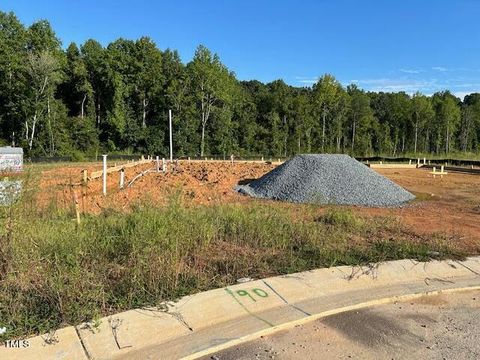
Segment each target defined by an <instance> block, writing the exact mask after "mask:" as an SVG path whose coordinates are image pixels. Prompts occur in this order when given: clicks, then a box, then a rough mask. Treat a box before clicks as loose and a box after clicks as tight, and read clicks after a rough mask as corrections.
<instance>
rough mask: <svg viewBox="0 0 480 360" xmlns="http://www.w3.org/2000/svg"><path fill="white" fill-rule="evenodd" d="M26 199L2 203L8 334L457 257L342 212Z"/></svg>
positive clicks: (445, 247) (2, 300)
mask: <svg viewBox="0 0 480 360" xmlns="http://www.w3.org/2000/svg"><path fill="white" fill-rule="evenodd" d="M34 206H35V205H34V202H29V201H28V200H24V201H22V202H20V203H19V204H17V205H15V206H13V207H10V208H3V210H2V211H1V218H0V228H1V229H2V230H1V231H2V232H1V234H0V246H1V249H2V251H1V252H0V265H1V266H0V326H6V327H7V329H8V330H7V333H5V334H4V335H3V338H4V339H6V338H12V337H14V336H25V335H31V334H35V333H42V332H45V331H48V330H50V329H54V328H58V327H60V326H64V325H67V324H78V323H80V322H82V321H90V320H92V319H97V318H99V317H100V316H104V315H106V314H110V313H115V312H119V311H122V310H126V309H131V308H135V307H140V306H145V305H148V306H152V305H156V304H157V305H158V304H160V303H161V302H162V301H165V300H172V299H176V298H178V297H180V296H183V295H187V294H191V293H195V292H198V291H203V290H207V289H211V288H216V287H221V286H225V285H227V284H232V283H235V281H236V279H238V278H241V277H247V276H248V277H252V278H261V277H265V276H269V275H276V274H285V273H291V272H297V271H303V270H308V269H313V268H318V267H325V266H336V265H356V264H365V263H369V262H377V261H384V260H393V259H403V258H416V259H419V260H424V259H427V258H430V257H431V256H432V254H433V256H435V257H447V256H450V257H451V256H461V254H460V253H459V252H457V251H456V250H455V249H454V248H453V247H452V245H450V242H449V241H448V240H449V239H446V238H444V237H442V236H433V237H429V238H428V239H425V238H421V237H418V236H415V235H412V234H411V233H409V232H408V231H406V229H404V228H403V227H402V226H401V225H400V224H399V223H397V222H395V221H394V220H392V219H388V218H373V219H363V218H359V217H357V216H356V215H354V214H353V213H352V212H351V211H350V210H348V209H344V208H336V207H332V208H327V209H326V211H320V210H319V208H317V207H314V206H281V205H279V204H271V203H262V202H253V203H252V204H250V205H245V206H239V205H222V206H214V207H193V208H192V207H184V206H183V205H182V204H181V202H180V201H179V197H173V198H172V199H171V201H170V203H169V205H168V206H167V207H163V208H158V207H156V206H154V205H153V204H149V203H148V202H142V203H141V204H138V205H137V206H136V207H135V208H134V209H133V211H131V212H130V213H128V214H124V213H119V212H115V211H113V210H111V211H104V212H103V213H102V214H101V215H99V216H85V217H84V218H83V221H82V224H81V225H80V226H76V224H75V222H74V221H73V220H72V219H73V215H72V214H71V213H68V212H67V213H65V212H61V211H60V210H58V209H56V208H55V207H51V208H50V209H49V210H48V211H45V212H42V211H40V210H35V209H34Z"/></svg>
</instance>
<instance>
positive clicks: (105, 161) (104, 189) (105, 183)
mask: <svg viewBox="0 0 480 360" xmlns="http://www.w3.org/2000/svg"><path fill="white" fill-rule="evenodd" d="M102 156H103V176H102V178H103V195H104V196H106V195H107V155H102Z"/></svg>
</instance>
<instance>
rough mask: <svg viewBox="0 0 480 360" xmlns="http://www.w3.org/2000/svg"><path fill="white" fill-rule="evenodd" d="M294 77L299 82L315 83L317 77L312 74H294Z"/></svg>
mask: <svg viewBox="0 0 480 360" xmlns="http://www.w3.org/2000/svg"><path fill="white" fill-rule="evenodd" d="M294 79H295V80H296V81H297V83H300V84H310V85H311V84H315V83H316V82H317V81H318V77H313V76H295V77H294Z"/></svg>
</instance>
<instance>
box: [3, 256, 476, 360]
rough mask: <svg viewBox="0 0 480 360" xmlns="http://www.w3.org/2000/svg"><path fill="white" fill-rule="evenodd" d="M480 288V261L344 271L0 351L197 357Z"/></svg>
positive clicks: (220, 292)
mask: <svg viewBox="0 0 480 360" xmlns="http://www.w3.org/2000/svg"><path fill="white" fill-rule="evenodd" d="M474 289H480V257H475V258H468V259H466V260H465V261H461V262H460V261H452V260H447V261H430V262H426V263H419V262H416V261H412V260H399V261H391V262H386V263H381V264H375V265H371V266H364V267H349V266H340V267H335V268H326V269H318V270H313V271H307V272H303V273H297V274H291V275H285V276H277V277H272V278H267V279H263V280H257V281H251V282H247V283H243V284H238V285H233V286H229V287H226V288H222V289H215V290H211V291H206V292H203V293H198V294H195V295H191V296H186V297H184V298H182V299H180V300H179V301H178V302H175V303H173V302H172V303H168V304H164V306H163V307H162V308H161V309H158V308H148V309H136V310H130V311H126V312H123V313H120V314H116V315H113V316H109V317H106V318H103V319H101V322H99V324H97V326H95V324H91V323H85V324H81V325H79V326H76V327H68V328H64V329H61V330H59V331H57V332H56V334H57V336H56V342H50V344H47V343H46V342H45V339H44V338H45V336H43V338H42V337H35V338H32V339H30V343H31V346H30V347H29V348H21V349H7V348H0V358H5V359H25V358H36V359H122V358H128V359H132V358H133V359H136V358H138V359H158V358H162V359H178V358H185V359H194V358H197V357H200V356H204V355H208V354H211V353H213V352H215V351H218V350H221V349H225V348H227V347H230V346H233V345H236V344H240V343H242V342H245V341H249V340H252V339H254V338H256V337H258V336H260V335H264V334H268V333H272V332H274V331H278V330H280V329H285V328H289V327H292V326H294V325H297V324H301V323H304V322H308V321H312V320H315V319H318V318H321V317H324V316H328V315H332V314H336V313H339V312H343V311H349V310H353V309H358V308H362V307H366V306H373V305H378V304H384V303H388V302H392V301H396V300H408V299H413V298H417V297H420V296H425V295H429V294H438V293H440V292H452V291H461V290H474Z"/></svg>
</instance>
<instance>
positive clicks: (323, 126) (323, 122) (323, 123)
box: [322, 109, 326, 152]
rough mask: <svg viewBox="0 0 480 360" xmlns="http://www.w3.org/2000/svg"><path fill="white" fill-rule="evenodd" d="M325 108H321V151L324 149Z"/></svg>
mask: <svg viewBox="0 0 480 360" xmlns="http://www.w3.org/2000/svg"><path fill="white" fill-rule="evenodd" d="M325 115H326V114H325V109H324V110H323V116H322V117H323V120H322V152H323V151H324V150H325Z"/></svg>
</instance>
